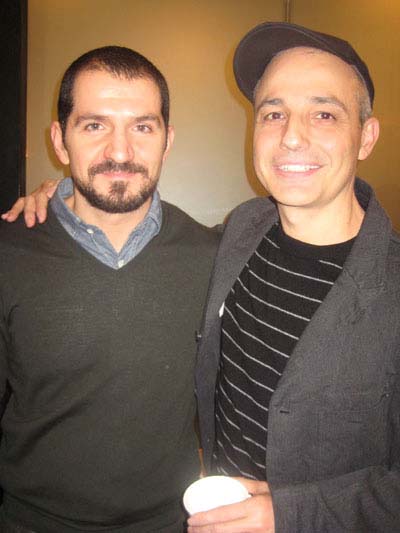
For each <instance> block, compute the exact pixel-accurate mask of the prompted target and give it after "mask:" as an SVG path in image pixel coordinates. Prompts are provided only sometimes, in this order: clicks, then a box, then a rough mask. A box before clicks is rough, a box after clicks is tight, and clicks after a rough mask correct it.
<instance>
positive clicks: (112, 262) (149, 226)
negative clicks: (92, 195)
mask: <svg viewBox="0 0 400 533" xmlns="http://www.w3.org/2000/svg"><path fill="white" fill-rule="evenodd" d="M73 191H74V188H73V184H72V180H71V178H65V179H63V180H62V181H61V182H60V184H59V185H58V187H57V190H56V192H55V194H54V196H53V198H52V199H51V200H50V206H51V209H52V210H53V212H54V214H55V215H56V217H57V219H58V221H59V222H60V224H61V225H62V226H63V228H64V229H65V230H66V231H67V232H68V233H69V234H70V235H71V237H72V238H73V239H75V240H76V241H77V242H78V243H79V244H80V245H81V246H82V247H83V248H84V249H85V250H86V251H87V252H89V253H90V254H92V255H93V256H94V257H96V259H98V260H99V261H101V262H102V263H104V264H105V265H107V266H109V267H111V268H114V269H115V270H117V269H119V268H121V267H123V266H124V265H126V264H127V263H129V261H131V260H132V259H133V258H134V257H136V256H137V255H138V254H139V252H140V251H141V250H143V248H144V247H145V246H146V245H147V244H148V243H149V242H150V241H151V240H152V239H153V238H154V237H155V236H156V235H158V233H159V231H160V228H161V222H162V208H161V200H160V195H159V194H158V192H157V191H156V192H155V193H154V195H153V200H152V202H151V205H150V209H149V210H148V212H147V214H146V216H145V218H144V219H143V220H142V222H141V223H140V224H139V225H138V226H137V227H136V228H135V229H134V230H133V231H132V233H131V234H130V235H129V237H128V239H127V241H126V243H125V244H124V246H123V247H122V249H121V251H120V252H119V253H118V252H116V251H115V249H114V248H113V247H112V246H111V244H110V241H109V240H108V239H107V237H106V235H105V234H104V232H103V231H102V230H101V229H100V228H98V227H97V226H91V225H90V224H86V223H85V222H84V221H83V220H82V219H81V218H79V217H78V216H77V215H76V214H75V213H74V212H73V211H71V209H70V208H69V207H68V206H67V204H66V203H65V201H64V200H65V198H68V197H69V196H71V195H72V194H73Z"/></svg>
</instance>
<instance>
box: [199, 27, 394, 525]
mask: <svg viewBox="0 0 400 533" xmlns="http://www.w3.org/2000/svg"><path fill="white" fill-rule="evenodd" d="M234 69H235V75H236V80H237V82H238V85H239V87H240V89H241V90H242V92H243V93H244V94H245V95H246V96H247V98H249V100H251V101H252V102H253V103H254V113H255V120H254V164H255V169H256V172H257V175H258V178H259V179H260V181H261V182H262V183H263V184H264V185H265V187H266V188H267V189H268V191H269V192H270V193H271V195H272V201H271V200H269V199H261V198H259V199H254V200H251V201H250V202H247V203H245V204H243V205H241V206H239V207H238V208H237V209H236V210H235V211H234V212H233V214H232V215H231V217H230V220H229V222H228V225H227V227H226V230H225V232H224V236H223V239H222V243H221V246H220V249H219V252H218V255H217V259H216V264H215V268H214V273H213V276H212V280H211V289H210V292H209V296H208V304H207V307H206V311H205V318H204V325H203V331H202V338H201V342H200V346H199V356H198V368H197V375H196V381H197V394H198V401H199V417H200V428H201V434H202V442H203V448H204V453H205V462H206V466H207V467H208V468H209V469H210V471H212V470H214V471H215V472H216V473H219V474H225V475H232V476H239V478H240V480H241V481H242V482H243V484H245V485H246V487H247V489H248V491H249V492H250V494H251V495H252V497H251V498H249V499H247V500H245V501H244V502H242V503H238V504H233V505H229V506H224V507H220V508H217V509H215V510H212V511H209V512H205V513H198V514H196V515H193V516H192V517H191V518H190V519H189V526H190V527H189V530H188V531H189V533H202V532H203V533H206V532H210V533H235V532H236V533H239V532H241V533H250V532H260V533H261V532H263V533H265V532H267V531H268V532H273V531H277V532H282V533H283V532H284V533H294V532H302V533H311V532H314V533H320V532H324V533H326V532H330V533H338V532H343V533H344V532H350V531H352V532H361V531H363V532H367V531H368V532H370V531H379V532H387V533H389V532H393V531H397V530H398V528H399V524H400V418H399V412H400V380H399V375H400V303H399V302H400V239H399V237H398V235H396V234H395V233H393V231H392V229H391V224H390V221H389V220H388V218H387V216H386V214H385V213H384V211H383V209H382V208H381V207H380V205H379V204H378V202H377V200H376V198H375V196H374V194H373V192H372V190H371V188H370V187H369V186H368V185H367V184H366V183H365V182H363V181H361V180H359V179H357V178H356V166H357V161H359V160H364V159H366V158H367V157H368V155H369V154H370V153H371V151H372V149H373V147H374V145H375V142H376V141H377V138H378V132H379V125H378V121H377V120H376V119H375V118H373V117H372V116H371V107H372V103H373V98H374V87H373V83H372V80H371V78H370V75H369V72H368V69H367V67H366V65H365V64H364V62H363V61H362V60H361V59H360V57H359V56H358V55H357V53H356V52H355V51H354V50H353V48H352V47H351V46H350V45H349V44H348V43H347V42H345V41H342V40H341V39H338V38H336V37H333V36H330V35H324V34H321V33H317V32H314V31H312V30H309V29H307V28H302V27H299V26H295V25H291V24H285V23H265V24H262V25H260V26H258V27H256V28H254V29H253V30H252V31H250V32H249V33H248V34H247V35H246V36H245V37H244V38H243V39H242V41H241V42H240V44H239V46H238V48H237V50H236V54H235V60H234Z"/></svg>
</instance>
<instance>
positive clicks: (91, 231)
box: [86, 228, 94, 235]
mask: <svg viewBox="0 0 400 533" xmlns="http://www.w3.org/2000/svg"><path fill="white" fill-rule="evenodd" d="M86 231H87V232H88V233H89V235H93V233H94V231H93V230H92V229H90V228H89V229H87V230H86Z"/></svg>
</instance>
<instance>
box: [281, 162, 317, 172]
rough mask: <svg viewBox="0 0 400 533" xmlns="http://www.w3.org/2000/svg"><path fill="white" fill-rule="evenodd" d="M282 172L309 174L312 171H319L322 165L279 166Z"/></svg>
mask: <svg viewBox="0 0 400 533" xmlns="http://www.w3.org/2000/svg"><path fill="white" fill-rule="evenodd" d="M277 168H278V169H279V170H280V171H281V172H299V173H303V172H309V171H310V170H318V169H319V168H321V167H320V165H300V164H287V165H278V167H277Z"/></svg>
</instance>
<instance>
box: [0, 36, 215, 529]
mask: <svg viewBox="0 0 400 533" xmlns="http://www.w3.org/2000/svg"><path fill="white" fill-rule="evenodd" d="M58 119H59V120H58V121H57V122H54V123H53V124H52V127H51V137H52V141H53V145H54V148H55V151H56V153H57V155H58V157H59V159H60V161H61V162H62V163H63V164H65V165H67V164H69V166H70V169H71V176H72V177H71V179H66V180H64V181H62V182H61V183H60V185H59V187H58V189H57V192H56V194H55V195H54V197H53V199H52V201H51V208H50V209H49V213H48V218H47V220H46V222H44V223H43V224H41V225H38V226H36V227H35V228H33V229H31V230H28V229H27V228H26V227H25V224H24V222H23V221H17V222H16V223H15V224H14V225H12V226H8V225H7V224H6V223H4V222H2V223H1V225H0V255H1V258H2V260H1V265H0V397H1V400H2V402H1V405H2V407H3V412H2V419H1V429H2V438H1V447H0V485H1V488H2V489H3V496H4V498H3V505H2V507H1V518H0V530H1V532H2V533H23V532H30V533H77V532H88V531H97V532H99V531H104V532H107V533H113V532H117V531H118V533H144V532H153V531H162V532H165V533H177V532H179V531H182V530H183V521H184V517H183V511H182V507H181V496H182V492H183V490H184V489H185V488H186V486H187V485H188V484H189V483H190V482H191V481H193V480H194V479H196V478H197V477H198V473H199V462H198V444H197V439H196V436H195V432H194V424H193V420H194V413H195V401H194V393H193V389H194V387H193V373H194V351H195V350H194V345H195V330H196V329H198V326H199V321H200V318H201V308H202V304H203V303H204V300H205V295H206V290H207V285H208V277H209V272H210V269H211V264H212V261H213V257H214V255H215V250H216V245H217V241H218V236H217V235H216V234H215V233H214V232H212V231H210V230H209V229H206V228H204V227H202V226H200V225H199V224H197V223H196V222H195V221H194V220H192V219H191V218H190V217H188V216H187V215H186V214H185V213H183V212H182V211H180V210H179V209H178V208H176V207H174V206H172V205H170V204H167V203H165V202H161V201H160V197H159V195H158V192H157V190H156V188H157V182H158V178H159V175H160V172H161V167H162V164H163V162H164V160H165V158H166V156H167V154H168V152H169V150H170V148H171V144H172V141H173V130H172V128H171V127H170V126H169V94H168V87H167V84H166V81H165V79H164V77H163V76H162V74H161V73H160V72H159V71H158V69H157V68H156V67H155V66H154V65H153V64H152V63H150V62H149V61H148V60H147V59H146V58H144V57H143V56H141V55H140V54H138V53H136V52H134V51H133V50H129V49H127V48H122V47H116V46H111V47H104V48H99V49H96V50H93V51H91V52H88V53H87V54H84V55H83V56H81V57H80V58H78V59H77V60H76V61H74V63H72V65H71V66H70V67H69V68H68V70H67V71H66V73H65V75H64V77H63V80H62V83H61V88H60V95H59V100H58Z"/></svg>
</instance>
